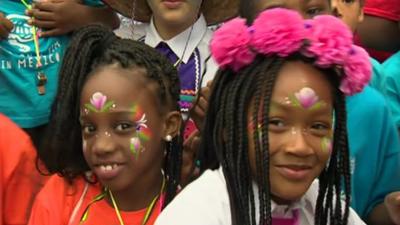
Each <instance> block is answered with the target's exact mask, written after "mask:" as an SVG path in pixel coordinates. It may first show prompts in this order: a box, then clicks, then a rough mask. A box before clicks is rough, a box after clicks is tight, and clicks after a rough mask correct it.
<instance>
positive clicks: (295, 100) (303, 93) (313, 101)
mask: <svg viewBox="0 0 400 225" xmlns="http://www.w3.org/2000/svg"><path fill="white" fill-rule="evenodd" d="M285 103H286V104H292V105H293V106H296V107H302V108H303V109H307V110H313V109H318V108H320V107H321V106H323V105H325V103H324V102H323V101H320V100H319V97H318V96H317V95H316V93H315V91H314V90H313V89H311V88H309V87H304V88H302V89H301V90H300V91H298V92H296V93H294V94H293V95H292V96H290V97H289V99H286V100H285Z"/></svg>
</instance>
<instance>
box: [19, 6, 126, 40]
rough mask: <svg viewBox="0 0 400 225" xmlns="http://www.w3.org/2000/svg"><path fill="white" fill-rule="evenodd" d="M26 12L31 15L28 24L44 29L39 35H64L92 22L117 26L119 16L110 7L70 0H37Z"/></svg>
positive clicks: (113, 27)
mask: <svg viewBox="0 0 400 225" xmlns="http://www.w3.org/2000/svg"><path fill="white" fill-rule="evenodd" d="M27 14H28V15H29V16H32V17H33V18H32V20H31V21H30V24H32V25H35V26H37V27H39V28H42V29H44V31H43V32H42V33H41V37H47V36H57V35H64V34H67V33H69V32H72V31H74V30H76V29H78V28H80V27H83V26H85V25H89V24H92V23H102V24H104V25H106V26H109V27H110V28H112V29H115V28H118V26H119V18H118V16H117V15H116V14H115V13H114V12H113V11H112V10H111V9H110V8H108V7H92V6H87V5H83V4H81V3H79V2H78V1H71V0H51V1H46V2H38V3H36V4H35V5H34V7H33V8H32V9H31V10H29V11H28V13H27ZM77 15H81V16H77Z"/></svg>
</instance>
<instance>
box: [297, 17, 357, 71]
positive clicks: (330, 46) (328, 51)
mask: <svg viewBox="0 0 400 225" xmlns="http://www.w3.org/2000/svg"><path fill="white" fill-rule="evenodd" d="M305 26H309V28H308V30H309V32H307V34H308V35H307V37H306V38H307V39H308V40H309V41H310V46H308V47H307V49H306V50H305V53H304V55H307V56H312V57H315V58H316V64H317V65H318V66H320V67H322V68H328V67H331V66H332V65H334V64H336V65H339V64H343V63H344V61H345V59H346V57H347V53H348V52H349V50H350V48H351V46H352V43H353V35H352V33H351V32H350V30H349V29H348V28H347V26H346V25H345V24H344V23H343V22H342V21H341V20H340V19H338V18H336V17H333V16H327V15H323V16H317V17H315V18H314V19H313V20H306V25H305Z"/></svg>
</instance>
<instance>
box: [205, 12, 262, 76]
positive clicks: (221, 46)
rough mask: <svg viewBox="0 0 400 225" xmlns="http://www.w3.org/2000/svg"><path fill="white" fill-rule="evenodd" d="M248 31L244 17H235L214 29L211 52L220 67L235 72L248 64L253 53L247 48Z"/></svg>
mask: <svg viewBox="0 0 400 225" xmlns="http://www.w3.org/2000/svg"><path fill="white" fill-rule="evenodd" d="M250 32H251V31H249V29H248V27H247V25H246V21H245V20H244V19H240V18H235V19H232V20H230V21H229V22H226V23H225V24H224V25H223V26H222V27H221V28H220V29H218V30H217V31H215V33H214V37H213V39H212V40H211V53H212V55H213V57H214V59H215V61H216V62H217V63H218V64H219V66H220V67H221V68H224V69H226V68H230V69H232V70H233V71H235V72H237V71H239V70H240V69H241V68H242V67H244V66H246V65H248V64H250V63H251V62H252V61H253V60H254V58H255V55H256V54H255V53H254V52H252V51H251V50H250V48H249V43H250V39H251V36H250Z"/></svg>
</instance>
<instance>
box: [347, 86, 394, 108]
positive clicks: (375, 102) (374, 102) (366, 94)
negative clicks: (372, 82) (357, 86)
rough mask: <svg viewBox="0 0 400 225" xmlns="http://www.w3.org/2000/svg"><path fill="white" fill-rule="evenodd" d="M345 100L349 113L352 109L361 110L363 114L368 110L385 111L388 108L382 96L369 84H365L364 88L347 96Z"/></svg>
mask: <svg viewBox="0 0 400 225" xmlns="http://www.w3.org/2000/svg"><path fill="white" fill-rule="evenodd" d="M346 101H347V104H346V106H347V110H348V111H349V114H350V113H352V112H353V111H356V112H362V113H363V114H365V113H366V112H368V111H370V112H372V111H373V112H374V114H375V113H376V112H377V111H385V110H386V109H388V108H387V107H388V106H387V104H386V101H385V98H384V96H383V95H382V94H381V93H379V92H378V91H377V90H375V89H374V88H372V87H370V86H366V87H365V88H364V90H363V91H362V92H360V93H358V94H355V95H353V96H349V97H347V98H346ZM350 115H351V114H350Z"/></svg>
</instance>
